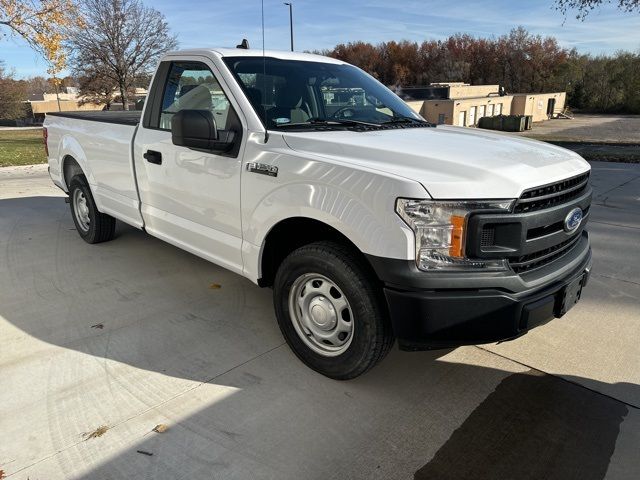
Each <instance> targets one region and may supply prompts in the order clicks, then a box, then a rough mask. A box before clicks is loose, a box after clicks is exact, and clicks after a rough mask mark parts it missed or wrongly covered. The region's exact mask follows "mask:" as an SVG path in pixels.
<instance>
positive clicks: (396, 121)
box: [382, 117, 435, 127]
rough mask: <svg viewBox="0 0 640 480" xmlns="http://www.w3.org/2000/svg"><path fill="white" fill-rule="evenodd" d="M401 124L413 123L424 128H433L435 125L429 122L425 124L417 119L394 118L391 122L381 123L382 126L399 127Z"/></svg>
mask: <svg viewBox="0 0 640 480" xmlns="http://www.w3.org/2000/svg"><path fill="white" fill-rule="evenodd" d="M402 123H414V124H419V125H424V126H425V127H435V125H434V124H433V123H431V122H427V121H425V120H420V119H418V118H412V117H396V118H394V119H393V120H388V121H386V122H382V125H399V124H402Z"/></svg>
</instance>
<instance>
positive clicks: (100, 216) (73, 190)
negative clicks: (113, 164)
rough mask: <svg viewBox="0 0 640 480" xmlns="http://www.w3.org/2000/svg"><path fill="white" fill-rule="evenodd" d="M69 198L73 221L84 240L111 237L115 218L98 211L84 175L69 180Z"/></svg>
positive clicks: (94, 241) (113, 232)
mask: <svg viewBox="0 0 640 480" xmlns="http://www.w3.org/2000/svg"><path fill="white" fill-rule="evenodd" d="M69 198H70V202H69V204H70V205H71V216H72V217H73V223H75V225H76V230H78V233H79V234H80V237H82V239H83V240H84V241H85V242H87V243H100V242H107V241H109V240H112V239H113V237H114V235H115V231H116V219H115V218H113V217H112V216H111V215H107V214H106V213H101V212H100V211H98V207H96V203H95V201H94V199H93V195H92V194H91V189H90V188H89V184H88V182H87V179H86V177H85V176H84V175H76V176H75V177H73V178H72V179H71V182H69Z"/></svg>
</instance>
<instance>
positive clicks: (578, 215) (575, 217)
mask: <svg viewBox="0 0 640 480" xmlns="http://www.w3.org/2000/svg"><path fill="white" fill-rule="evenodd" d="M581 223H582V209H581V208H574V209H573V210H571V211H570V212H569V214H568V215H567V216H566V217H565V219H564V231H565V232H567V233H572V232H575V231H576V229H577V228H578V227H579V226H580V224H581Z"/></svg>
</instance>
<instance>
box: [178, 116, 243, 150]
mask: <svg viewBox="0 0 640 480" xmlns="http://www.w3.org/2000/svg"><path fill="white" fill-rule="evenodd" d="M233 137H234V135H233V132H231V131H228V132H219V131H218V128H217V126H216V121H215V119H214V118H213V113H211V112H210V111H209V110H180V111H179V112H177V113H176V114H175V115H174V116H173V118H172V119H171V141H172V142H173V144H174V145H179V146H182V147H187V148H193V149H194V150H205V151H217V152H226V151H229V150H231V149H232V148H233Z"/></svg>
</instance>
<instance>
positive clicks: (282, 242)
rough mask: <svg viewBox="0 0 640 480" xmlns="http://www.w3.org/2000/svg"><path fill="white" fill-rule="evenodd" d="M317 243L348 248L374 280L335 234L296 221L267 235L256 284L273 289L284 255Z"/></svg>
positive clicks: (320, 225) (319, 224)
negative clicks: (332, 243) (326, 242)
mask: <svg viewBox="0 0 640 480" xmlns="http://www.w3.org/2000/svg"><path fill="white" fill-rule="evenodd" d="M320 240H330V241H333V242H336V243H340V244H342V245H345V246H347V247H349V249H350V250H351V251H352V252H353V254H354V256H356V257H358V258H359V259H360V260H361V261H362V263H363V265H365V267H366V268H367V269H369V270H370V272H371V273H372V274H373V275H374V276H375V272H374V271H373V268H372V267H371V265H370V264H369V262H368V261H367V259H366V257H365V256H364V254H363V253H362V252H361V251H360V249H359V248H358V247H356V245H355V244H354V243H353V242H352V241H351V240H349V239H348V238H347V237H346V236H344V235H343V234H342V233H340V232H339V231H338V230H336V229H335V228H333V227H331V226H329V225H327V224H326V223H322V222H320V221H318V220H313V219H311V218H303V217H296V218H289V219H287V220H283V221H281V222H280V223H278V224H277V225H275V226H274V227H273V228H272V229H271V231H270V232H269V233H268V234H267V237H266V238H265V240H264V250H263V252H262V260H261V266H262V276H261V278H260V279H259V280H258V284H259V285H260V286H261V287H270V286H272V285H273V281H274V278H275V276H276V272H277V271H278V266H279V265H280V263H282V261H283V260H284V259H285V258H286V256H287V255H289V254H290V253H291V252H293V251H294V250H296V249H297V248H300V247H302V246H304V245H308V244H309V243H313V242H317V241H320Z"/></svg>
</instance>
